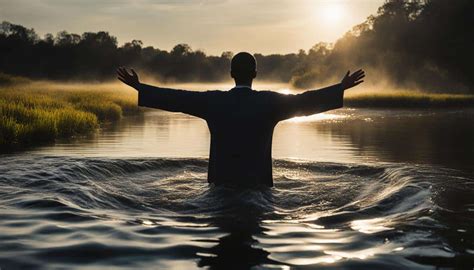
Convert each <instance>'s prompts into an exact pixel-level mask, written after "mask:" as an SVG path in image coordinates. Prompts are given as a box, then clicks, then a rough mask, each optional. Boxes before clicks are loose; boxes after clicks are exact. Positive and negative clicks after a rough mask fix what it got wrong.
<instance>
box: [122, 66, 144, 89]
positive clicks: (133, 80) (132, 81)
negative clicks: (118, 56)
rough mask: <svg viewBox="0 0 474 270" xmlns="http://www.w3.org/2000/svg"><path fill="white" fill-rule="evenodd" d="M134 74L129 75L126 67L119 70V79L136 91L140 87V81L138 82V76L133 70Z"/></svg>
mask: <svg viewBox="0 0 474 270" xmlns="http://www.w3.org/2000/svg"><path fill="white" fill-rule="evenodd" d="M131 71H132V73H128V71H127V69H126V68H124V67H119V68H117V79H119V80H120V81H122V82H123V83H124V84H126V85H129V86H131V87H133V88H135V89H137V87H138V86H139V85H140V81H139V80H138V75H137V73H136V72H135V70H133V68H132V69H131Z"/></svg>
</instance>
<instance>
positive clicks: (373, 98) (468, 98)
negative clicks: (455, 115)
mask: <svg viewBox="0 0 474 270" xmlns="http://www.w3.org/2000/svg"><path fill="white" fill-rule="evenodd" d="M344 106H346V107H354V108H378V109H394V108H410V109H416V108H473V107H474V95H463V94H434V93H422V92H409V91H392V92H385V93H364V94H353V95H351V94H349V95H346V97H344Z"/></svg>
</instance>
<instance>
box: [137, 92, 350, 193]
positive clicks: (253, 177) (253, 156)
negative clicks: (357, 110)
mask: <svg viewBox="0 0 474 270" xmlns="http://www.w3.org/2000/svg"><path fill="white" fill-rule="evenodd" d="M137 88H138V91H139V95H138V105H139V106H145V107H151V108H158V109H162V110H166V111H172V112H182V113H186V114H190V115H193V116H196V117H200V118H202V119H204V120H206V122H207V125H208V127H209V130H210V132H211V149H210V154H209V168H208V181H209V183H214V184H216V185H219V184H230V185H237V186H254V185H259V184H263V185H266V186H273V179H272V137H273V130H274V128H275V126H276V125H277V123H278V122H279V121H282V120H285V119H288V118H292V117H295V116H304V115H311V114H315V113H320V112H324V111H328V110H332V109H337V108H340V107H342V106H343V95H344V91H343V89H342V88H341V85H340V84H336V85H333V86H330V87H326V88H323V89H320V90H315V91H307V92H304V93H302V94H298V95H284V94H280V93H277V92H272V91H255V90H252V89H250V88H233V89H231V90H230V91H217V90H216V91H206V92H196V91H186V90H176V89H169V88H161V87H153V86H150V85H145V84H141V85H140V86H139V87H137Z"/></svg>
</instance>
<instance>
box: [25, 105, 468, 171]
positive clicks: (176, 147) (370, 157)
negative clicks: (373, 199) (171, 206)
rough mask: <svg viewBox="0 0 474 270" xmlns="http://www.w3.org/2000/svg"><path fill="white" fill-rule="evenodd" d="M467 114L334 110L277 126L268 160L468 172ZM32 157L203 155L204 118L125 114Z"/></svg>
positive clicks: (206, 143)
mask: <svg viewBox="0 0 474 270" xmlns="http://www.w3.org/2000/svg"><path fill="white" fill-rule="evenodd" d="M473 116H474V110H472V109H470V110H467V109H466V110H460V111H452V110H451V111H447V110H436V111H430V110H390V111H389V110H364V109H341V110H335V111H331V112H330V113H324V114H318V115H313V116H308V117H297V118H293V119H290V120H288V121H284V122H282V123H280V124H278V125H277V127H276V129H275V133H274V140H273V141H274V143H273V157H274V158H277V159H278V158H296V159H305V160H313V161H334V162H352V163H368V162H378V161H386V162H408V163H422V164H435V165H441V166H445V167H450V168H457V169H462V170H465V171H469V172H472V171H474V165H473V163H472V160H473V159H474V141H473V140H472V138H473V137H474V122H473V121H472V120H471V119H472V117H473ZM33 152H41V153H42V154H52V155H86V156H118V157H123V156H135V157H137V156H140V157H144V156H145V157H207V156H208V154H209V131H208V128H207V125H206V123H205V121H203V120H201V119H198V118H195V117H191V116H186V115H184V114H179V113H168V112H163V111H159V110H152V111H146V112H145V113H144V114H143V115H139V116H133V117H127V118H125V119H124V120H123V121H120V122H118V123H115V124H109V125H107V126H105V127H104V128H103V129H102V130H101V131H100V132H99V133H97V134H96V135H95V136H92V137H89V138H82V139H78V140H76V141H61V142H58V143H57V144H56V145H54V146H47V147H40V148H36V149H35V150H33Z"/></svg>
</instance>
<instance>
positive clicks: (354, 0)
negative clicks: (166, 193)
mask: <svg viewBox="0 0 474 270" xmlns="http://www.w3.org/2000/svg"><path fill="white" fill-rule="evenodd" d="M383 2H384V0H265V1H263V0H207V1H206V0H174V1H173V0H0V20H1V21H3V20H6V21H9V22H12V23H16V24H22V25H24V26H26V27H29V28H34V29H35V30H36V31H37V33H38V34H40V35H41V36H43V35H44V34H46V33H53V34H56V33H57V32H59V31H61V30H67V31H68V32H73V33H79V34H82V33H83V32H85V31H99V30H105V31H109V32H110V33H111V34H112V35H114V36H116V37H117V38H118V41H119V44H123V43H124V42H126V41H131V40H132V39H139V40H142V41H143V43H144V44H145V45H152V46H154V47H158V48H160V49H166V50H169V49H171V48H172V47H173V46H174V45H176V44H178V43H188V44H189V45H190V46H191V47H192V48H193V49H201V50H203V51H204V52H206V53H208V54H213V55H220V54H221V52H223V51H233V52H238V51H249V52H253V53H256V52H260V53H264V54H268V53H288V52H297V51H298V49H305V50H307V49H309V48H311V47H312V46H313V45H314V44H316V43H317V42H320V41H325V42H333V41H335V40H336V39H337V38H338V37H340V36H342V35H343V34H344V33H345V32H346V31H348V30H350V29H351V27H352V26H353V25H356V24H358V23H361V22H363V21H364V20H365V18H366V17H367V16H369V15H370V14H375V12H376V11H377V8H378V7H379V6H380V5H382V3H383Z"/></svg>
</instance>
